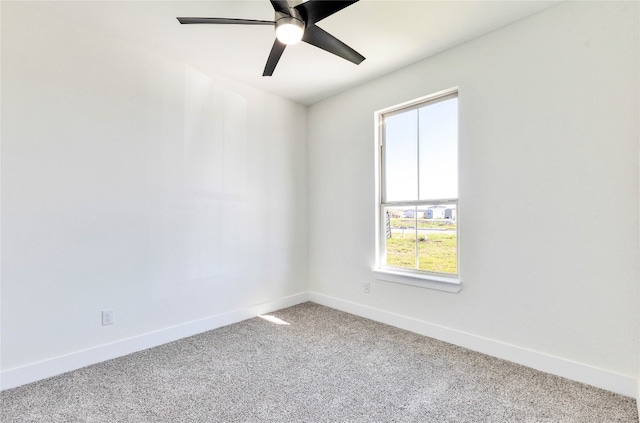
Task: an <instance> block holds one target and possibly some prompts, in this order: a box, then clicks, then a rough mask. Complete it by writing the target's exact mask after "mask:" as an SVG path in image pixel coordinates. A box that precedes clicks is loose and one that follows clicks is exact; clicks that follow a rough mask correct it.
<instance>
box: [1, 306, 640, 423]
mask: <svg viewBox="0 0 640 423" xmlns="http://www.w3.org/2000/svg"><path fill="white" fill-rule="evenodd" d="M271 316H273V317H275V318H276V319H271V320H265V319H263V318H254V319H251V320H247V321H244V322H241V323H237V324H234V325H231V326H226V327H223V328H220V329H217V330H213V331H210V332H206V333H203V334H200V335H197V336H193V337H190V338H186V339H183V340H180V341H177V342H173V343H170V344H167V345H163V346H160V347H157V348H153V349H150V350H146V351H142V352H139V353H135V354H131V355H128V356H126V357H122V358H119V359H115V360H110V361H107V362H104V363H100V364H97V365H94V366H90V367H87V368H84V369H80V370H77V371H74V372H71V373H67V374H64V375H61V376H57V377H54V378H51V379H48V380H44V381H41V382H36V383H33V384H30V385H26V386H23V387H19V388H16V389H12V390H9V391H5V392H3V393H1V394H0V400H1V401H2V402H1V407H2V410H1V414H0V417H1V419H0V420H1V421H2V422H3V423H9V422H104V423H111V422H136V423H139V422H203V423H204V422H438V423H441V422H456V423H464V422H473V423H478V422H536V423H537V422H554V423H558V422H563V423H564V422H580V423H587V422H588V423H595V422H638V416H637V412H636V403H635V400H633V399H631V398H627V397H623V396H620V395H616V394H613V393H610V392H607V391H603V390H600V389H596V388H593V387H590V386H587V385H583V384H580V383H576V382H571V381H568V380H566V379H562V378H559V377H556V376H551V375H548V374H545V373H540V372H538V371H535V370H532V369H529V368H526V367H523V366H519V365H516V364H512V363H509V362H505V361H502V360H499V359H496V358H492V357H489V356H486V355H483V354H478V353H475V352H472V351H468V350H465V349H463V348H459V347H456V346H452V345H450V344H446V343H443V342H440V341H436V340H434V339H430V338H425V337H423V336H420V335H416V334H413V333H411V332H407V331H403V330H400V329H396V328H393V327H390V326H386V325H383V324H380V323H376V322H373V321H371V320H367V319H363V318H360V317H356V316H353V315H350V314H346V313H342V312H339V311H336V310H333V309H330V308H326V307H322V306H319V305H316V304H312V303H306V304H301V305H298V306H295V307H291V308H288V309H284V310H281V311H278V312H275V313H272V314H271ZM277 319H281V321H283V322H286V323H287V324H279V323H282V322H280V321H278V320H277Z"/></svg>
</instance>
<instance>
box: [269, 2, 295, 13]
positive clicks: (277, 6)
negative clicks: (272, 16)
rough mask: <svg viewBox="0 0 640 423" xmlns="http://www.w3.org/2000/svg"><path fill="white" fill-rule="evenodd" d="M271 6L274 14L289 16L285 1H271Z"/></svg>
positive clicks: (287, 5) (287, 4)
mask: <svg viewBox="0 0 640 423" xmlns="http://www.w3.org/2000/svg"><path fill="white" fill-rule="evenodd" d="M271 6H273V10H275V11H276V12H280V13H284V14H285V15H288V16H291V13H290V12H289V3H288V2H287V0H271Z"/></svg>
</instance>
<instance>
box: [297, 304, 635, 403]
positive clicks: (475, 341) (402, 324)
mask: <svg viewBox="0 0 640 423" xmlns="http://www.w3.org/2000/svg"><path fill="white" fill-rule="evenodd" d="M309 300H310V301H312V302H314V303H317V304H320V305H323V306H327V307H331V308H335V309H337V310H341V311H344V312H347V313H351V314H355V315H357V316H361V317H365V318H368V319H371V320H375V321H377V322H381V323H385V324H388V325H391V326H395V327H398V328H400V329H405V330H408V331H411V332H414V333H418V334H420V335H424V336H428V337H431V338H435V339H439V340H441V341H445V342H449V343H451V344H454V345H458V346H461V347H463V348H468V349H470V350H473V351H478V352H481V353H484V354H488V355H491V356H493V357H497V358H501V359H503V360H507V361H511V362H513V363H517V364H521V365H523V366H527V367H531V368H533V369H536V370H540V371H543V372H545V373H550V374H553V375H556V376H561V377H564V378H567V379H571V380H574V381H577V382H581V383H586V384H588V385H592V386H595V387H598V388H601V389H606V390H608V391H612V392H615V393H618V394H622V395H625V396H628V397H632V398H637V395H638V389H639V388H638V381H637V380H636V378H633V377H629V376H626V375H622V374H619V373H614V372H611V371H608V370H605V369H600V368H596V367H592V366H589V365H586V364H582V363H578V362H575V361H571V360H567V359H564V358H560V357H555V356H552V355H548V354H544V353H541V352H538V351H532V350H529V349H527V348H522V347H518V346H515V345H511V344H507V343H504V342H500V341H496V340H493V339H488V338H484V337H481V336H478V335H473V334H471V333H467V332H463V331H459V330H455V329H451V328H447V327H444V326H441V325H436V324H433V323H429V322H425V321H423V320H418V319H414V318H412V317H408V316H403V315H400V314H396V313H390V312H388V311H384V310H380V309H376V308H373V307H369V306H365V305H362V304H358V303H353V302H350V301H345V300H341V299H339V298H334V297H330V296H327V295H324V294H320V293H317V292H310V293H309Z"/></svg>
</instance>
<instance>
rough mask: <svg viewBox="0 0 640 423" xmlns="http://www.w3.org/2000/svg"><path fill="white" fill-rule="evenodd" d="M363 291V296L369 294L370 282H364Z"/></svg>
mask: <svg viewBox="0 0 640 423" xmlns="http://www.w3.org/2000/svg"><path fill="white" fill-rule="evenodd" d="M363 290H364V293H365V294H370V293H371V282H365V283H364V285H363Z"/></svg>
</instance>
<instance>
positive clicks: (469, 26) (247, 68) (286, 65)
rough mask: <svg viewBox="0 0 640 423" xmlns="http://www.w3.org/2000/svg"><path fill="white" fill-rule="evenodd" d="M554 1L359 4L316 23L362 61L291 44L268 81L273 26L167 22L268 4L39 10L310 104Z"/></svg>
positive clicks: (261, 11)
mask: <svg viewBox="0 0 640 423" xmlns="http://www.w3.org/2000/svg"><path fill="white" fill-rule="evenodd" d="M558 3H559V1H539V0H535V1H478V0H476V1H431V0H413V1H401V0H384V1H383V0H360V1H359V2H358V3H355V4H353V5H351V6H349V7H347V8H346V9H343V10H342V11H340V12H338V13H336V14H335V15H333V16H330V17H328V18H326V19H324V20H322V21H321V22H319V23H318V26H319V27H321V28H322V29H324V30H325V31H327V32H329V33H331V34H332V35H334V36H335V37H337V38H339V39H340V40H342V41H343V42H345V43H346V44H348V45H350V46H351V47H352V48H354V49H355V50H357V51H358V52H360V53H361V54H362V55H364V56H365V57H366V60H365V61H364V62H362V63H361V64H360V65H358V66H356V65H354V64H352V63H350V62H348V61H346V60H344V59H341V58H339V57H337V56H334V55H332V54H330V53H327V52H325V51H323V50H320V49H318V48H316V47H313V46H310V45H308V44H305V43H300V44H297V45H294V46H289V47H287V49H286V50H285V52H284V54H283V55H282V58H281V59H280V62H279V63H278V66H277V67H276V70H275V72H274V75H273V76H272V77H263V76H262V71H263V69H264V65H265V62H266V59H267V57H268V55H269V52H270V50H271V46H272V44H273V40H274V29H273V27H271V26H236V25H180V24H179V23H178V21H177V20H176V17H177V16H185V17H226V18H244V19H262V20H273V18H274V12H273V8H272V6H271V4H270V3H269V1H268V0H233V1H230V0H214V1H164V2H156V1H113V0H110V1H92V2H86V1H55V2H43V3H39V4H38V7H42V8H45V10H46V11H47V13H53V14H55V15H57V16H59V17H63V18H64V19H70V20H72V21H75V22H77V23H81V24H82V25H86V26H87V27H89V28H91V30H93V31H101V32H103V33H107V34H111V36H115V37H118V38H120V39H123V40H124V41H125V42H128V43H132V44H137V45H139V46H141V47H144V48H147V49H151V50H154V51H156V52H158V53H161V54H164V55H167V56H170V57H173V58H176V59H178V60H180V61H182V62H184V63H187V64H189V65H191V66H193V67H196V68H198V69H200V70H202V71H205V72H213V73H215V74H218V75H222V76H225V77H228V78H231V79H234V80H236V81H239V82H242V83H244V84H247V85H250V86H253V87H256V88H259V89H261V90H264V91H267V92H271V93H274V94H277V95H279V96H282V97H286V98H289V99H292V100H294V101H297V102H299V103H302V104H312V103H314V102H316V101H319V100H321V99H323V98H327V97H329V96H331V95H333V94H335V93H337V92H340V91H342V90H344V89H347V88H350V87H353V86H356V85H359V84H362V83H364V82H366V81H369V80H372V79H374V78H376V77H378V76H381V75H384V74H386V73H389V72H391V71H393V70H396V69H399V68H402V67H405V66H407V65H409V64H411V63H415V62H417V61H419V60H421V59H424V58H426V57H429V56H432V55H434V54H437V53H439V52H442V51H444V50H446V49H448V48H451V47H453V46H455V45H458V44H461V43H464V42H465V41H468V40H470V39H473V38H475V37H478V36H481V35H483V34H486V33H488V32H491V31H493V30H495V29H498V28H500V27H503V26H505V25H508V24H510V23H512V22H515V21H517V20H520V19H522V18H524V17H526V16H529V15H532V14H534V13H538V12H540V11H542V10H544V9H547V8H549V7H552V6H554V5H555V4H558Z"/></svg>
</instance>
